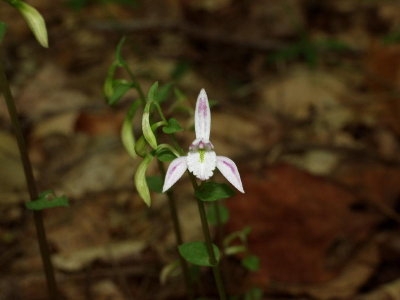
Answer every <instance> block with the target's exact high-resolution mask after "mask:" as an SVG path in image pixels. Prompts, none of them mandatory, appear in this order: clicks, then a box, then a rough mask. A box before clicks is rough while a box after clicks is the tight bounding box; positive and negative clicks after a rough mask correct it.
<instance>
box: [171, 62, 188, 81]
mask: <svg viewBox="0 0 400 300" xmlns="http://www.w3.org/2000/svg"><path fill="white" fill-rule="evenodd" d="M190 67H191V66H190V63H189V62H188V61H180V62H178V63H177V64H176V65H175V68H174V69H173V70H172V72H171V77H172V79H174V80H179V79H181V78H182V77H183V76H184V75H185V74H186V73H187V72H188V71H189V70H190Z"/></svg>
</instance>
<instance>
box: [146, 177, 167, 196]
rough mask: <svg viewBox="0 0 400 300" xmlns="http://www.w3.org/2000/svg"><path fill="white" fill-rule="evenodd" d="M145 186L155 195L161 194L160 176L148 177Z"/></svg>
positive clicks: (161, 182)
mask: <svg viewBox="0 0 400 300" xmlns="http://www.w3.org/2000/svg"><path fill="white" fill-rule="evenodd" d="M146 181H147V185H148V187H149V189H150V191H152V192H155V193H159V194H161V193H162V187H163V185H164V179H163V178H162V177H161V176H148V177H147V178H146Z"/></svg>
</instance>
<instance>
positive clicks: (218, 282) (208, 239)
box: [188, 172, 226, 300]
mask: <svg viewBox="0 0 400 300" xmlns="http://www.w3.org/2000/svg"><path fill="white" fill-rule="evenodd" d="M188 173H189V176H190V180H191V181H192V185H193V189H194V190H196V189H197V188H198V185H197V182H196V178H195V177H194V175H193V174H192V173H190V172H188ZM196 200H197V206H198V208H199V214H200V220H201V227H202V229H203V235H204V239H205V241H206V246H207V252H208V255H209V256H210V263H211V264H212V265H213V267H212V270H213V273H214V279H215V284H216V285H217V289H218V294H219V298H220V299H221V300H226V294H225V289H224V285H223V282H222V276H221V271H220V269H219V265H218V262H217V259H216V257H215V253H214V251H213V246H212V241H211V234H210V229H209V228H208V222H207V215H206V210H205V206H204V203H203V202H202V201H201V200H200V199H197V198H196Z"/></svg>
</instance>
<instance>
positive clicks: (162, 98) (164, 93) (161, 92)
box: [156, 83, 173, 103]
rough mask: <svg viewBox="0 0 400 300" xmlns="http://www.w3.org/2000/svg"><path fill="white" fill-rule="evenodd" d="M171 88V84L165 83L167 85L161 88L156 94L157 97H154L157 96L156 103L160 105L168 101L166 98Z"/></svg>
mask: <svg viewBox="0 0 400 300" xmlns="http://www.w3.org/2000/svg"><path fill="white" fill-rule="evenodd" d="M172 86H173V84H172V83H167V84H165V85H163V86H162V87H161V88H160V89H159V90H158V93H157V95H156V96H157V97H156V101H157V102H158V103H162V102H164V101H165V100H167V99H168V96H169V94H170V92H171V88H172Z"/></svg>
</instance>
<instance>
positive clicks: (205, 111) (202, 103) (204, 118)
mask: <svg viewBox="0 0 400 300" xmlns="http://www.w3.org/2000/svg"><path fill="white" fill-rule="evenodd" d="M194 127H195V131H196V139H203V140H205V141H208V140H209V139H210V129H211V113H210V106H209V104H208V98H207V94H206V91H205V90H204V89H201V91H200V94H199V96H198V97H197V103H196V112H195V116H194Z"/></svg>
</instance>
